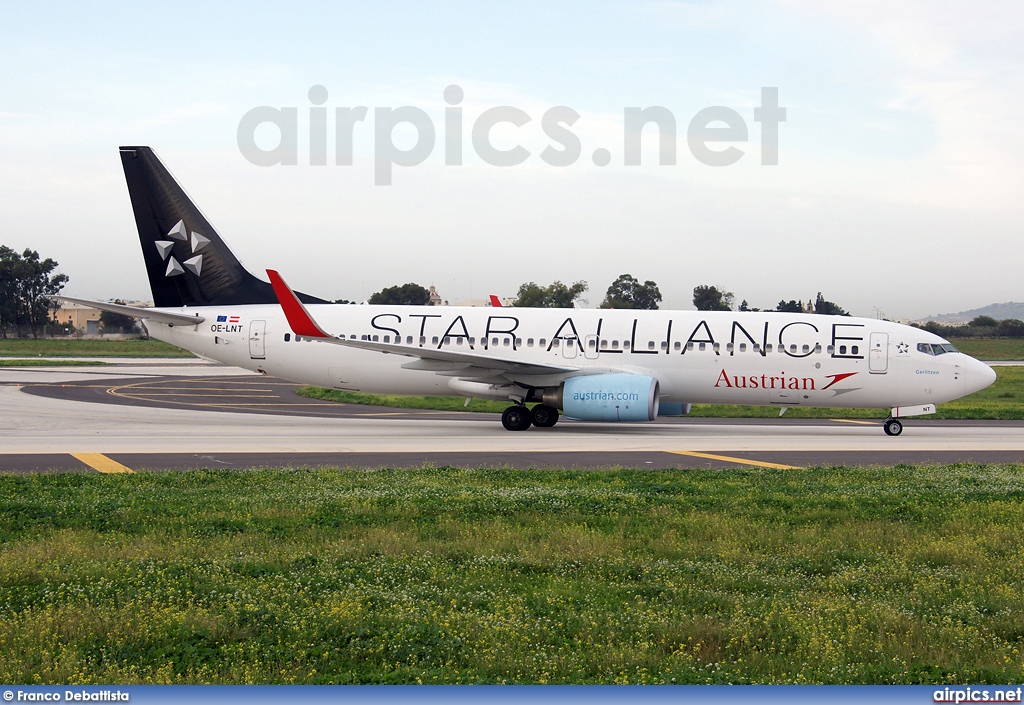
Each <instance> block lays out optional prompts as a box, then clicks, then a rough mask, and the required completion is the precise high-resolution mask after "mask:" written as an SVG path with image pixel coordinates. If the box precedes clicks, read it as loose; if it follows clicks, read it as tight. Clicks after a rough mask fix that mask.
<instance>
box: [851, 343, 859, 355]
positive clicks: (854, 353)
mask: <svg viewBox="0 0 1024 705" xmlns="http://www.w3.org/2000/svg"><path fill="white" fill-rule="evenodd" d="M857 351H858V348H857V346H856V345H854V346H853V347H852V348H850V354H851V355H856V354H857Z"/></svg>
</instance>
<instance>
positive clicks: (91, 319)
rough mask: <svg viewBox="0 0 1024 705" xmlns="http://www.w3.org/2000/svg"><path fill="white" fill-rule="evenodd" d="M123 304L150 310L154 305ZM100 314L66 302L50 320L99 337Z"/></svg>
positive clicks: (132, 302) (139, 302) (143, 303)
mask: <svg viewBox="0 0 1024 705" xmlns="http://www.w3.org/2000/svg"><path fill="white" fill-rule="evenodd" d="M123 303H124V304H125V305H126V306H135V307H136V308H149V307H151V306H152V305H153V302H152V301H124V302H123ZM100 313H101V311H100V310H99V309H98V308H93V307H92V306H86V305H84V304H73V303H71V302H69V301H64V302H61V305H60V308H58V309H57V310H56V311H54V312H53V313H52V314H51V315H50V320H52V321H53V322H54V323H57V324H58V325H61V326H68V325H70V326H71V327H72V329H73V331H74V332H75V333H78V334H80V335H99V332H100Z"/></svg>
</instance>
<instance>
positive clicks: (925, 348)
mask: <svg viewBox="0 0 1024 705" xmlns="http://www.w3.org/2000/svg"><path fill="white" fill-rule="evenodd" d="M917 351H918V352H923V353H924V354H925V355H945V354H946V353H955V352H960V351H959V350H957V349H956V348H954V347H953V346H952V345H950V344H949V343H943V344H941V345H939V344H938V343H918V344H917Z"/></svg>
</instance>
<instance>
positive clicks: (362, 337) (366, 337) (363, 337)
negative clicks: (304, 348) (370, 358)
mask: <svg viewBox="0 0 1024 705" xmlns="http://www.w3.org/2000/svg"><path fill="white" fill-rule="evenodd" d="M295 339H296V340H298V339H299V336H295ZM359 339H360V340H369V339H370V336H368V335H361V336H359Z"/></svg>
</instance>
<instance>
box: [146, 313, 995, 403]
mask: <svg viewBox="0 0 1024 705" xmlns="http://www.w3.org/2000/svg"><path fill="white" fill-rule="evenodd" d="M307 308H308V310H309V313H310V314H311V315H312V316H313V317H314V318H315V319H316V321H317V322H318V323H319V324H320V325H321V327H322V328H323V329H324V330H325V331H327V332H328V333H330V334H331V335H335V336H338V337H345V338H348V339H355V340H369V341H376V342H382V343H392V344H399V345H402V346H404V347H406V348H410V347H413V348H429V349H435V350H437V349H440V350H452V351H456V352H466V353H474V354H478V355H484V356H493V357H498V358H502V359H504V360H517V361H522V362H527V363H540V364H545V363H547V364H553V365H562V366H570V367H577V368H579V369H580V370H581V371H583V372H584V373H595V372H599V371H608V372H633V373H638V374H644V375H649V376H651V377H653V378H655V379H657V380H658V382H659V384H660V388H661V398H662V400H664V401H675V402H684V403H715V404H751V405H778V406H821V407H862V408H879V407H896V406H913V405H924V404H939V403H942V402H946V401H950V400H952V399H956V398H958V397H962V396H964V395H966V394H969V393H971V392H973V391H976V390H978V389H981V388H984V387H985V386H988V384H990V383H991V381H992V378H993V375H992V372H991V369H990V368H989V367H988V366H987V365H984V364H983V363H980V362H978V361H977V360H974V359H973V358H971V357H968V356H967V355H964V354H962V353H956V352H950V353H944V354H938V355H936V354H928V353H926V352H923V351H921V350H920V349H919V344H927V345H928V346H931V345H933V344H943V343H945V342H946V341H944V340H942V339H941V338H939V337H938V336H935V335H932V334H931V333H928V332H926V331H923V330H920V329H917V328H913V327H910V326H905V325H901V324H897V323H891V322H888V321H878V320H874V319H865V318H852V317H845V316H843V317H840V316H818V315H811V314H791V313H738V312H729V311H725V312H706V311H636V310H603V309H598V310H593V309H524V308H463V307H449V306H442V307H431V306H424V307H420V306H366V305H363V306H357V305H310V306H308V307H307ZM162 310H167V311H173V312H174V313H185V314H187V315H193V314H198V315H200V316H202V317H203V318H204V321H203V323H201V324H199V325H197V326H182V325H175V326H168V325H165V324H159V323H154V322H151V321H148V322H147V327H148V328H149V331H150V334H151V335H153V336H154V337H156V338H159V339H160V340H164V341H166V342H169V343H172V344H174V345H178V346H180V347H183V348H186V349H188V350H191V351H193V352H195V353H198V354H200V355H203V356H206V357H209V358H212V359H215V360H219V361H221V362H225V363H228V364H231V365H237V366H239V367H243V368H247V369H250V370H255V371H260V372H263V373H266V374H270V375H273V376H275V377H280V378H283V379H288V380H292V381H295V382H301V383H305V384H312V385H317V386H322V387H333V388H339V389H347V390H353V391H362V392H371V393H383V394H417V395H418V394H432V395H451V396H468V394H466V393H465V390H462V389H456V388H455V386H454V385H453V386H450V380H451V379H452V376H451V375H447V376H446V375H443V374H439V373H437V372H435V371H430V370H422V369H419V370H416V369H407V368H404V367H403V365H405V364H408V363H409V361H410V359H411V358H409V357H407V356H403V355H395V354H386V353H382V352H378V351H373V350H360V349H353V348H349V347H345V346H338V345H330V344H324V343H322V342H318V341H315V340H309V339H299V340H297V339H296V336H295V335H294V334H293V333H292V332H291V329H290V327H289V324H288V322H287V321H286V319H285V316H284V313H283V311H282V310H281V308H280V306H276V305H239V306H224V307H212V306H211V307H199V308H184V309H162ZM218 319H222V320H218ZM947 345H948V344H947ZM564 376H565V375H561V377H557V376H555V375H537V376H534V377H533V378H529V379H527V378H521V379H520V378H517V380H516V381H517V382H519V383H521V384H528V385H530V386H536V387H544V386H548V385H557V384H558V382H559V381H560V379H561V378H564Z"/></svg>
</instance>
